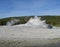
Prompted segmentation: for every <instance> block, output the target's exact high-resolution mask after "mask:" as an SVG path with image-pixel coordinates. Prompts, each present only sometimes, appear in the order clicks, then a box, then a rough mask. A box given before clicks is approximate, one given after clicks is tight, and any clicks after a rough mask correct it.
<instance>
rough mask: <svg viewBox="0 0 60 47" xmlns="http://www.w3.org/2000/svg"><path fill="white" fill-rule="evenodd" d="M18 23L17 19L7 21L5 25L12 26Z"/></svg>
mask: <svg viewBox="0 0 60 47" xmlns="http://www.w3.org/2000/svg"><path fill="white" fill-rule="evenodd" d="M18 22H19V19H11V21H8V22H7V24H6V25H7V26H12V25H13V24H15V23H18Z"/></svg>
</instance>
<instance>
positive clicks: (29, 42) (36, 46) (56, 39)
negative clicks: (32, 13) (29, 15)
mask: <svg viewBox="0 0 60 47" xmlns="http://www.w3.org/2000/svg"><path fill="white" fill-rule="evenodd" d="M36 23H37V24H36ZM40 23H41V24H40ZM47 27H48V25H47V24H46V23H45V22H44V21H43V22H42V21H40V22H39V19H38V17H35V18H34V19H30V20H29V21H28V22H27V23H26V24H20V25H16V26H0V47H56V46H57V47H59V46H60V28H52V29H50V28H47Z"/></svg>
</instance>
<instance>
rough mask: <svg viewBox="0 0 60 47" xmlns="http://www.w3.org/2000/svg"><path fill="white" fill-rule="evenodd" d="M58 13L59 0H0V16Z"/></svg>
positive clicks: (59, 13)
mask: <svg viewBox="0 0 60 47" xmlns="http://www.w3.org/2000/svg"><path fill="white" fill-rule="evenodd" d="M26 15H27V16H29V15H35V16H36V15H60V0H0V18H4V17H12V16H26Z"/></svg>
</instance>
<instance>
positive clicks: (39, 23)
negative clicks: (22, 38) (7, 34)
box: [17, 16, 52, 28]
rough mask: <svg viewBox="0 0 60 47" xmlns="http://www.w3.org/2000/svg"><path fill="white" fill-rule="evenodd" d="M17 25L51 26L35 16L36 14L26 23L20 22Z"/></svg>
mask: <svg viewBox="0 0 60 47" xmlns="http://www.w3.org/2000/svg"><path fill="white" fill-rule="evenodd" d="M17 26H31V27H40V28H52V26H51V25H48V24H46V20H41V17H37V16H34V18H30V19H29V20H28V22H27V23H26V24H20V25H17Z"/></svg>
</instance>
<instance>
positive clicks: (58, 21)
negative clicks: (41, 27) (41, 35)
mask: <svg viewBox="0 0 60 47" xmlns="http://www.w3.org/2000/svg"><path fill="white" fill-rule="evenodd" d="M30 17H33V16H21V17H9V18H3V19H0V25H6V23H7V22H8V21H10V20H11V19H14V18H15V19H19V22H18V23H15V24H14V25H17V24H24V23H26V22H27V21H28V20H29V19H30ZM39 17H40V16H39ZM41 17H42V18H41V19H42V20H43V19H45V20H46V23H47V24H51V25H53V26H60V16H41Z"/></svg>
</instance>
